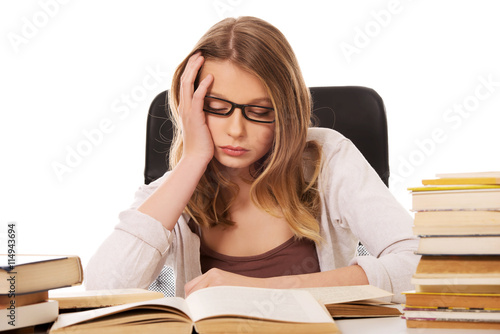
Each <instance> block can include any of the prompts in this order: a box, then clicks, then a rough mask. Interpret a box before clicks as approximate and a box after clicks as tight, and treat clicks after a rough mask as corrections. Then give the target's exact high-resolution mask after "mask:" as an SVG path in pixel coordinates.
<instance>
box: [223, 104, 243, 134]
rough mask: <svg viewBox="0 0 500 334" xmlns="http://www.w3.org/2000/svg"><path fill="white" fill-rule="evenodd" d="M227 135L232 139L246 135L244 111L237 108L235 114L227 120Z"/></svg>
mask: <svg viewBox="0 0 500 334" xmlns="http://www.w3.org/2000/svg"><path fill="white" fill-rule="evenodd" d="M227 122H228V124H227V133H228V135H230V136H231V137H235V138H237V137H241V136H243V135H245V133H246V131H245V130H246V129H245V128H246V124H245V123H246V122H247V120H246V119H245V116H243V110H241V109H240V108H236V109H235V110H234V111H233V113H232V114H231V115H230V116H229V117H228V118H227Z"/></svg>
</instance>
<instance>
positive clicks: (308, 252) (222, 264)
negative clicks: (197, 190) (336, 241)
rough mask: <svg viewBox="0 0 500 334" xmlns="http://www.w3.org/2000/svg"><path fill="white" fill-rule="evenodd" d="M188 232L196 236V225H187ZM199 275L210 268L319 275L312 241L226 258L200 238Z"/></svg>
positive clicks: (260, 274)
mask: <svg viewBox="0 0 500 334" xmlns="http://www.w3.org/2000/svg"><path fill="white" fill-rule="evenodd" d="M189 225H190V227H191V229H192V230H193V231H194V232H195V233H197V234H198V235H199V229H198V228H197V227H198V226H196V227H195V226H193V225H196V224H194V222H192V223H191V222H190V224H189ZM200 262H201V272H202V273H206V272H207V271H208V270H210V269H212V268H219V269H221V270H225V271H229V272H232V273H235V274H240V275H244V276H250V277H259V278H266V277H275V276H286V275H300V274H308V273H315V272H319V271H320V269H319V261H318V255H317V253H316V245H315V244H314V242H313V241H311V240H309V239H306V238H302V239H300V240H299V239H296V238H295V237H292V238H290V239H288V240H287V241H285V242H284V243H282V244H281V245H279V246H277V247H275V248H273V249H271V250H269V251H267V252H265V253H263V254H259V255H254V256H229V255H224V254H220V253H217V252H215V251H213V250H212V249H210V248H209V247H208V246H207V245H205V244H204V242H203V238H200Z"/></svg>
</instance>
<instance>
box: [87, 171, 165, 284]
mask: <svg viewBox="0 0 500 334" xmlns="http://www.w3.org/2000/svg"><path fill="white" fill-rule="evenodd" d="M162 180H163V178H160V179H158V180H157V181H155V182H153V183H151V184H150V185H143V186H141V187H140V188H139V190H138V191H137V192H136V194H135V200H134V203H133V204H132V206H131V208H129V209H128V210H125V211H123V212H121V213H120V215H119V223H118V224H117V225H116V226H115V228H114V230H113V232H112V233H111V235H109V236H108V238H107V239H106V240H105V241H104V242H103V244H102V245H101V246H100V247H99V248H98V249H97V251H96V253H95V254H94V255H93V256H92V257H91V259H90V261H89V263H88V265H87V267H86V268H85V286H86V288H87V289H118V288H147V287H148V286H149V285H150V284H151V283H152V281H153V280H154V279H155V278H156V277H157V276H158V274H159V273H160V271H161V269H162V268H163V265H164V263H165V261H166V256H167V253H168V251H169V248H170V246H171V244H172V240H173V236H174V233H172V232H171V231H169V230H167V229H166V228H165V227H163V225H162V224H161V223H160V222H159V221H157V220H155V219H154V218H152V217H150V216H148V215H146V214H143V213H141V212H140V211H138V210H137V208H138V207H139V205H140V204H141V203H142V202H143V201H144V200H146V198H148V197H149V195H151V194H152V193H153V191H154V190H155V189H156V188H157V187H158V185H159V183H160V182H162Z"/></svg>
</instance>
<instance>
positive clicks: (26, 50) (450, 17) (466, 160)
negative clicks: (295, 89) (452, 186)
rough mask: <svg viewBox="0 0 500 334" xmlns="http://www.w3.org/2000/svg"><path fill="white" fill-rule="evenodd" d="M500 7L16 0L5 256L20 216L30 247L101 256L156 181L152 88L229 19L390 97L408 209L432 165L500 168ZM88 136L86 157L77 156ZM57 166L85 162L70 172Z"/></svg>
mask: <svg viewBox="0 0 500 334" xmlns="http://www.w3.org/2000/svg"><path fill="white" fill-rule="evenodd" d="M498 7H499V6H498V5H497V1H495V0H491V1H486V0H476V1H472V0H471V1H451V0H450V1H430V0H420V1H417V0H414V1H409V0H400V1H390V0H383V1H382V0H376V1H374V0H369V1H347V0H346V1H290V0H287V1H284V0H283V1H267V0H266V1H263V0H262V1H254V0H252V1H250V0H199V1H180V0H179V1H159V0H157V1H155V0H146V1H118V0H115V1H95V0H94V1H77V0H72V1H65V2H64V3H63V1H62V0H60V1H56V0H39V1H27V0H24V1H2V2H1V4H0V26H1V34H0V36H1V40H0V48H1V54H0V55H1V62H0V96H1V98H0V145H1V151H0V159H1V162H0V187H1V188H0V222H1V223H2V224H1V226H0V228H1V229H2V231H0V237H1V241H2V243H1V246H0V247H2V249H1V250H0V253H2V252H5V251H6V246H5V239H6V226H7V223H8V222H16V224H17V227H18V233H17V235H18V239H17V251H18V252H19V253H21V252H22V253H52V254H78V255H80V257H81V258H82V260H83V263H84V265H85V264H86V263H87V262H88V260H89V258H90V256H91V255H92V254H93V252H94V251H95V250H96V248H97V247H98V245H99V244H100V243H101V242H102V241H103V240H104V238H105V237H106V236H107V235H108V234H109V233H110V232H111V231H112V229H113V226H114V225H115V224H116V223H117V221H118V220H117V216H118V213H119V212H120V211H122V210H123V209H125V208H127V207H128V205H129V204H130V203H131V201H132V199H133V195H134V192H135V190H136V189H137V188H138V187H139V185H140V184H141V183H142V182H143V168H144V142H145V125H146V114H147V110H148V107H149V104H150V102H151V100H152V99H153V98H154V97H155V96H156V95H157V94H158V93H159V92H161V91H163V90H165V89H168V88H169V86H170V81H171V77H172V74H173V72H174V69H175V68H176V66H177V64H179V63H180V62H181V60H182V59H183V58H184V57H185V56H186V55H187V53H188V52H189V51H190V50H191V48H192V47H193V46H194V44H195V43H196V41H197V40H198V39H199V37H201V35H202V34H203V33H204V32H205V31H206V30H207V29H208V28H209V27H210V26H211V25H213V24H214V23H216V22H217V21H219V20H220V19H222V18H224V17H225V16H240V15H253V16H258V17H260V18H263V19H265V20H268V21H269V22H271V23H272V24H274V25H275V26H277V27H278V28H279V29H280V30H281V31H282V32H283V33H284V34H285V35H286V36H287V37H288V39H289V41H290V43H291V44H292V46H293V47H294V49H295V51H296V54H297V56H298V58H299V62H300V64H301V67H302V70H303V73H304V76H305V79H306V82H307V84H308V85H309V86H322V85H334V86H342V85H360V86H368V87H371V88H373V89H375V90H376V91H377V92H378V93H379V94H380V95H381V96H382V98H383V99H384V102H385V105H386V109H387V116H388V122H389V140H390V163H391V170H392V178H391V187H390V189H391V191H392V192H393V193H394V195H395V196H396V197H397V198H398V200H399V201H400V202H401V204H402V205H404V206H405V207H406V208H408V209H409V208H410V199H409V195H408V192H407V190H406V188H407V187H409V186H415V185H419V184H420V180H421V179H422V178H428V177H433V176H434V175H435V174H436V173H442V172H464V171H489V170H500V158H499V155H498V144H499V143H500V134H499V132H498V126H499V124H500V116H499V112H500V110H499V109H500V108H499V107H500V97H499V95H500V70H499V59H500V43H499V39H498V32H499V31H500V20H499V19H498ZM342 48H344V50H345V49H346V48H350V50H351V52H353V53H351V54H347V53H345V52H343V51H342ZM353 50H354V51H355V52H354V51H353ZM151 72H156V73H157V74H156V76H155V77H152V76H151V74H150V73H151ZM154 78H156V81H155V80H154ZM488 80H489V81H490V84H489V85H485V84H484V81H488ZM144 85H145V86H144ZM127 96H129V100H128V102H126V101H127V100H126V99H127ZM127 103H128V104H127ZM454 108H455V109H454ZM459 108H461V109H462V110H464V113H463V115H459V114H458V113H457V112H456V110H458V109H459ZM454 110H455V111H454ZM103 122H108V124H107V125H106V126H104V130H106V131H107V133H104V134H103V135H102V137H101V138H99V136H97V135H95V136H94V144H89V143H90V142H89V140H88V139H87V137H86V135H85V133H94V134H95V133H96V132H95V129H99V127H100V126H103V125H102V123H103ZM99 131H101V130H99ZM433 134H434V137H433ZM89 145H90V146H89ZM77 149H80V150H83V152H85V153H86V155H85V156H83V157H81V159H80V160H75V158H74V157H73V160H70V161H72V165H73V167H69V166H68V163H67V161H66V160H67V159H68V155H70V153H69V152H71V151H72V150H77ZM54 164H60V166H61V165H66V166H67V167H68V170H71V171H66V172H64V173H63V174H62V175H61V174H60V175H59V177H58V175H57V173H56V172H55V171H54V168H53V165H54ZM4 248H5V249H4Z"/></svg>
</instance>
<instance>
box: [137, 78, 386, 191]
mask: <svg viewBox="0 0 500 334" xmlns="http://www.w3.org/2000/svg"><path fill="white" fill-rule="evenodd" d="M310 90H311V96H312V100H313V115H314V116H313V117H314V118H315V120H313V122H315V126H319V127H325V128H333V129H335V130H337V131H338V132H340V133H341V134H343V135H344V136H345V137H347V138H349V139H350V140H351V141H352V142H353V143H354V145H356V147H357V148H358V149H359V150H360V151H361V153H362V154H363V155H364V157H365V158H366V160H368V162H369V163H370V164H371V165H372V167H373V168H374V169H375V170H376V171H377V173H378V175H379V176H380V178H381V179H382V181H384V183H385V184H386V185H387V186H388V185H389V149H388V138H387V118H386V114H385V108H384V103H383V101H382V98H381V97H380V96H379V95H378V94H377V93H376V92H375V91H374V90H373V89H370V88H366V87H359V86H345V87H312V88H310ZM169 113H170V112H169V108H168V94H167V91H164V92H162V93H160V94H158V96H156V98H155V99H154V100H153V102H152V103H151V106H150V109H149V114H148V120H147V133H146V165H145V170H144V182H145V183H146V184H149V183H150V182H152V181H154V180H156V179H157V178H159V177H161V176H162V175H163V174H164V173H165V172H166V171H167V169H168V153H169V149H170V143H171V140H172V135H173V131H172V123H171V121H170V120H169V118H168V115H169Z"/></svg>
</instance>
